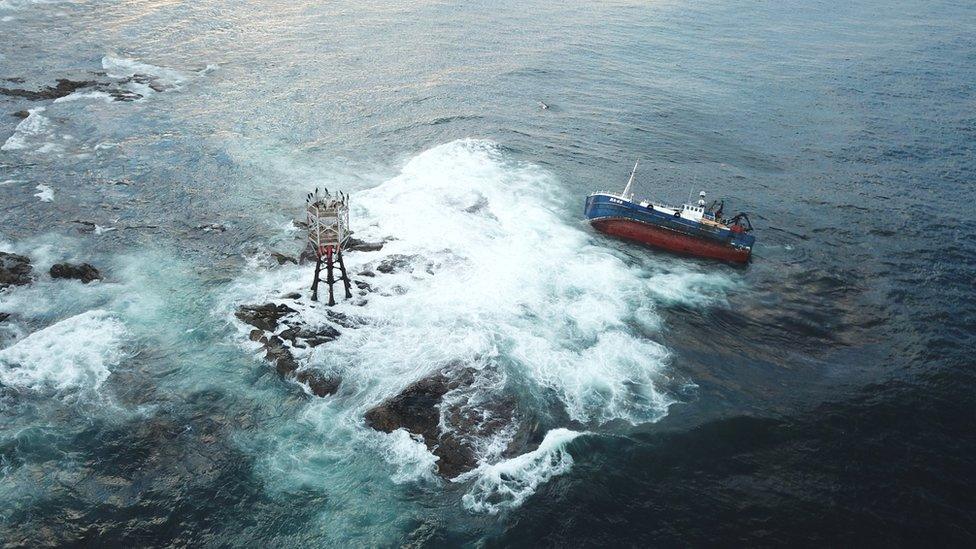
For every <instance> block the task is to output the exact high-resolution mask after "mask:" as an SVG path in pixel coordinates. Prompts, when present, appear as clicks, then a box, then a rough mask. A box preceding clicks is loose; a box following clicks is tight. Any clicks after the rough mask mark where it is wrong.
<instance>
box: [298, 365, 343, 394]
mask: <svg viewBox="0 0 976 549" xmlns="http://www.w3.org/2000/svg"><path fill="white" fill-rule="evenodd" d="M295 381H297V382H299V383H304V384H305V385H307V386H308V388H309V390H311V391H312V394H313V395H315V396H319V397H324V396H329V395H334V394H335V393H336V391H338V390H339V384H340V383H341V382H342V380H341V379H340V378H339V377H338V376H333V375H327V374H324V373H322V372H320V371H319V370H312V369H309V370H300V371H299V372H297V373H296V374H295Z"/></svg>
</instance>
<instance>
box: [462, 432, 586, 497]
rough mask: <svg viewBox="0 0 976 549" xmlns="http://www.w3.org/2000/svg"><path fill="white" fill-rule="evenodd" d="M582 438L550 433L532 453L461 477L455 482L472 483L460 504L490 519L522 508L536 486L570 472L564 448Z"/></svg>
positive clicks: (571, 465) (568, 455) (571, 458)
mask: <svg viewBox="0 0 976 549" xmlns="http://www.w3.org/2000/svg"><path fill="white" fill-rule="evenodd" d="M583 434H585V433H579V432H576V431H571V430H569V429H553V430H552V431H549V432H548V433H546V438H545V439H544V440H543V441H542V444H540V445H539V447H538V448H537V449H536V450H534V451H532V452H528V453H526V454H522V455H520V456H517V457H514V458H512V459H508V460H505V461H500V462H498V463H494V464H491V465H482V466H481V467H479V468H478V469H476V470H474V471H471V472H470V473H467V474H465V475H462V476H461V477H459V478H458V479H456V480H457V481H469V480H472V479H473V480H474V482H473V484H472V485H471V488H470V489H469V490H468V493H466V494H464V496H462V497H461V502H462V503H463V504H464V507H465V508H466V509H469V510H471V511H475V512H481V513H489V514H492V515H494V514H496V513H498V512H499V511H501V510H503V509H506V508H508V509H511V508H514V507H518V506H520V505H522V503H524V502H525V500H526V499H527V498H528V497H529V496H531V495H532V494H534V493H535V491H536V490H537V489H538V488H539V486H540V485H542V484H544V483H546V482H548V481H549V480H550V479H552V478H553V477H555V476H558V475H562V474H565V473H567V472H569V470H570V469H572V468H573V456H571V455H570V454H569V451H568V450H567V449H566V446H567V445H568V444H569V443H570V442H572V441H573V440H575V439H576V438H577V437H579V436H580V435H583Z"/></svg>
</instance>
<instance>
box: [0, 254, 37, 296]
mask: <svg viewBox="0 0 976 549" xmlns="http://www.w3.org/2000/svg"><path fill="white" fill-rule="evenodd" d="M32 280H34V268H33V267H32V266H31V262H30V258H29V257H27V256H25V255H18V254H11V253H7V252H0V289H2V288H6V287H7V286H23V285H25V284H30V283H31V281H32Z"/></svg>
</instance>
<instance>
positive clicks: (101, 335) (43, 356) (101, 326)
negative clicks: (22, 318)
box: [0, 310, 126, 391]
mask: <svg viewBox="0 0 976 549" xmlns="http://www.w3.org/2000/svg"><path fill="white" fill-rule="evenodd" d="M125 333H126V330H125V326H124V325H123V324H122V323H121V322H120V321H118V320H117V319H115V318H113V317H112V316H111V315H110V314H109V313H108V312H106V311H103V310H92V311H88V312H85V313H82V314H79V315H76V316H73V317H70V318H67V319H65V320H62V321H60V322H58V323H56V324H54V325H52V326H48V327H47V328H44V329H43V330H40V331H37V332H34V333H32V334H30V335H28V336H27V337H25V338H24V339H21V340H20V341H18V342H17V343H14V344H13V345H11V346H10V347H7V348H6V349H3V350H0V382H2V383H3V384H4V385H10V386H13V387H22V388H27V389H32V390H44V389H55V390H57V391H68V390H73V389H81V388H89V389H97V388H98V387H99V386H100V385H101V384H102V383H103V382H104V381H105V380H106V379H107V378H108V376H109V374H110V373H111V371H110V369H111V368H112V367H113V366H115V365H116V364H118V362H119V361H120V360H121V358H122V339H123V337H124V335H125Z"/></svg>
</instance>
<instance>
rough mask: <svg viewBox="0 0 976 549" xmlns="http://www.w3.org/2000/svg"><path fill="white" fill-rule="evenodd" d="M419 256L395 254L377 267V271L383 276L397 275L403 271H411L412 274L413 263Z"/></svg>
mask: <svg viewBox="0 0 976 549" xmlns="http://www.w3.org/2000/svg"><path fill="white" fill-rule="evenodd" d="M416 257H417V256H413V255H404V254H393V255H391V256H389V257H387V258H386V259H384V260H383V261H380V264H379V265H377V266H376V270H377V271H379V272H381V273H383V274H390V273H395V272H397V271H403V270H407V269H409V271H410V272H412V271H413V265H412V261H413V260H414V259H415V258H416Z"/></svg>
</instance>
